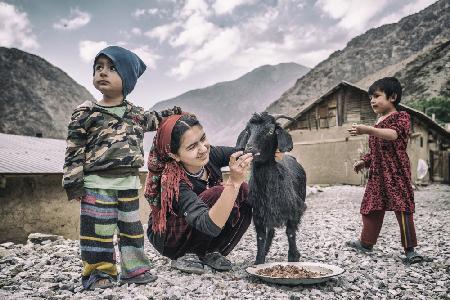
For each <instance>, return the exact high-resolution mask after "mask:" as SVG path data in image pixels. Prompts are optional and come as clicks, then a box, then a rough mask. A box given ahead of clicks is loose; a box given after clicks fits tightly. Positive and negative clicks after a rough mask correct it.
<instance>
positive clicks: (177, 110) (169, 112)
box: [161, 106, 182, 118]
mask: <svg viewBox="0 0 450 300" xmlns="http://www.w3.org/2000/svg"><path fill="white" fill-rule="evenodd" d="M181 113H182V110H181V107H179V106H174V107H173V108H172V109H165V110H162V111H161V117H163V118H167V117H168V116H171V115H181Z"/></svg>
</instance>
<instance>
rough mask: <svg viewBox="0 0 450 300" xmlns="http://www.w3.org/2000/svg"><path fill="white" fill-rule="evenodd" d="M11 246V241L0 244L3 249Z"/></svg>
mask: <svg viewBox="0 0 450 300" xmlns="http://www.w3.org/2000/svg"><path fill="white" fill-rule="evenodd" d="M12 246H14V243H13V242H6V243H3V244H0V247H3V248H5V249H8V248H11V247H12Z"/></svg>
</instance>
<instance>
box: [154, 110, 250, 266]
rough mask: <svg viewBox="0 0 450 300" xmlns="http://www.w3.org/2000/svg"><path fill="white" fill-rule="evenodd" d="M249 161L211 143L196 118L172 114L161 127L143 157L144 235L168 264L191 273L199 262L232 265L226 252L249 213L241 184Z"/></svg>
mask: <svg viewBox="0 0 450 300" xmlns="http://www.w3.org/2000/svg"><path fill="white" fill-rule="evenodd" d="M251 161H252V156H251V154H245V155H242V152H235V149H234V148H231V147H214V146H211V145H210V144H209V142H208V140H207V138H206V135H205V132H204V131H203V128H202V126H201V125H200V123H199V121H198V120H197V119H196V117H195V116H192V115H188V114H185V115H173V116H170V117H168V118H167V119H166V121H164V122H163V123H162V124H161V125H160V127H159V129H158V131H157V133H156V136H155V138H154V141H153V147H152V150H151V152H150V154H149V160H148V167H149V173H148V176H147V180H146V186H145V196H146V198H147V200H148V201H149V203H150V206H151V209H152V211H151V213H150V218H149V222H148V231H147V235H148V238H149V240H150V242H151V243H152V244H153V246H154V247H155V249H156V250H158V252H159V253H161V254H162V255H164V256H166V257H169V258H170V259H172V267H174V268H176V269H178V270H181V271H184V272H189V273H196V274H202V273H203V272H204V265H209V266H210V267H211V268H213V269H215V270H219V271H227V270H230V269H231V267H232V265H231V262H230V261H229V260H228V259H226V258H225V256H226V255H228V254H229V253H230V252H231V250H233V248H234V247H235V246H236V245H237V243H238V242H239V240H240V239H241V238H242V236H243V235H244V233H245V231H246V230H247V228H248V226H249V225H250V222H251V217H252V211H251V210H252V207H251V204H250V203H248V185H247V184H246V183H245V182H244V179H245V176H246V173H247V171H248V169H249V167H250V163H251ZM227 165H229V166H230V177H229V179H228V180H227V182H226V183H223V182H222V174H221V171H220V168H221V167H224V166H227Z"/></svg>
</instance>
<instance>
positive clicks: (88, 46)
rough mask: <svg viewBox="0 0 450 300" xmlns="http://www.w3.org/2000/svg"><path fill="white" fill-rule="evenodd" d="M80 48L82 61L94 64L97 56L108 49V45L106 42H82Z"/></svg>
mask: <svg viewBox="0 0 450 300" xmlns="http://www.w3.org/2000/svg"><path fill="white" fill-rule="evenodd" d="M78 46H79V51H80V57H81V59H82V60H83V61H85V62H93V60H94V58H95V55H97V53H98V52H99V51H100V50H102V49H104V48H106V47H107V46H108V43H107V42H105V41H100V42H95V41H81V42H80V43H79V45H78Z"/></svg>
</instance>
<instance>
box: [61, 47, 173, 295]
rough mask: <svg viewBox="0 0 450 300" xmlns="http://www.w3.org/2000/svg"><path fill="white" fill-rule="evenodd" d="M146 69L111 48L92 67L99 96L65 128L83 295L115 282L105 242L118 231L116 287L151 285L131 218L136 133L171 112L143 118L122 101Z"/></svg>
mask: <svg viewBox="0 0 450 300" xmlns="http://www.w3.org/2000/svg"><path fill="white" fill-rule="evenodd" d="M145 69H146V66H145V64H144V63H143V62H142V60H141V59H140V58H139V57H138V56H137V55H136V54H134V53H133V52H131V51H129V50H126V49H124V48H121V47H117V46H111V47H107V48H105V49H103V50H102V51H100V52H99V53H98V54H97V56H96V57H95V60H94V75H93V84H94V86H95V88H96V89H97V90H99V91H100V92H101V93H102V94H103V99H102V100H100V101H98V102H93V101H86V102H85V103H83V104H81V105H80V106H78V107H77V108H76V109H75V111H74V112H73V114H72V118H71V121H70V123H69V126H68V137H67V149H66V158H65V163H64V177H63V187H64V188H65V189H66V192H67V196H68V198H69V200H74V199H76V200H78V201H81V216H80V248H81V258H82V261H83V272H82V282H83V287H84V288H85V289H89V290H93V289H95V288H106V287H110V286H112V285H113V284H114V282H115V281H116V280H117V276H118V273H117V266H116V260H115V258H116V253H115V250H114V244H113V236H114V233H115V231H116V229H118V237H119V250H120V255H121V275H120V280H121V282H122V283H137V284H145V283H148V282H151V281H154V280H156V278H157V277H156V276H155V275H152V274H151V273H150V263H149V261H148V259H147V257H146V256H145V253H144V234H143V233H144V232H143V228H142V224H141V222H140V218H139V196H138V190H139V189H140V188H141V184H140V179H139V168H140V167H142V166H143V164H144V156H143V155H144V151H143V138H144V132H146V131H154V130H156V129H157V126H158V124H159V121H160V120H161V118H162V117H163V116H168V115H170V114H173V113H181V110H180V109H179V108H174V109H173V110H166V111H163V112H161V114H158V113H157V112H147V111H144V110H143V109H142V108H140V107H137V106H135V105H133V104H132V103H131V102H129V101H127V100H126V99H125V98H126V96H127V95H128V94H129V93H130V92H131V91H132V90H133V88H134V86H135V84H136V82H137V79H138V77H140V76H141V75H142V73H143V72H144V71H145Z"/></svg>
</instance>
